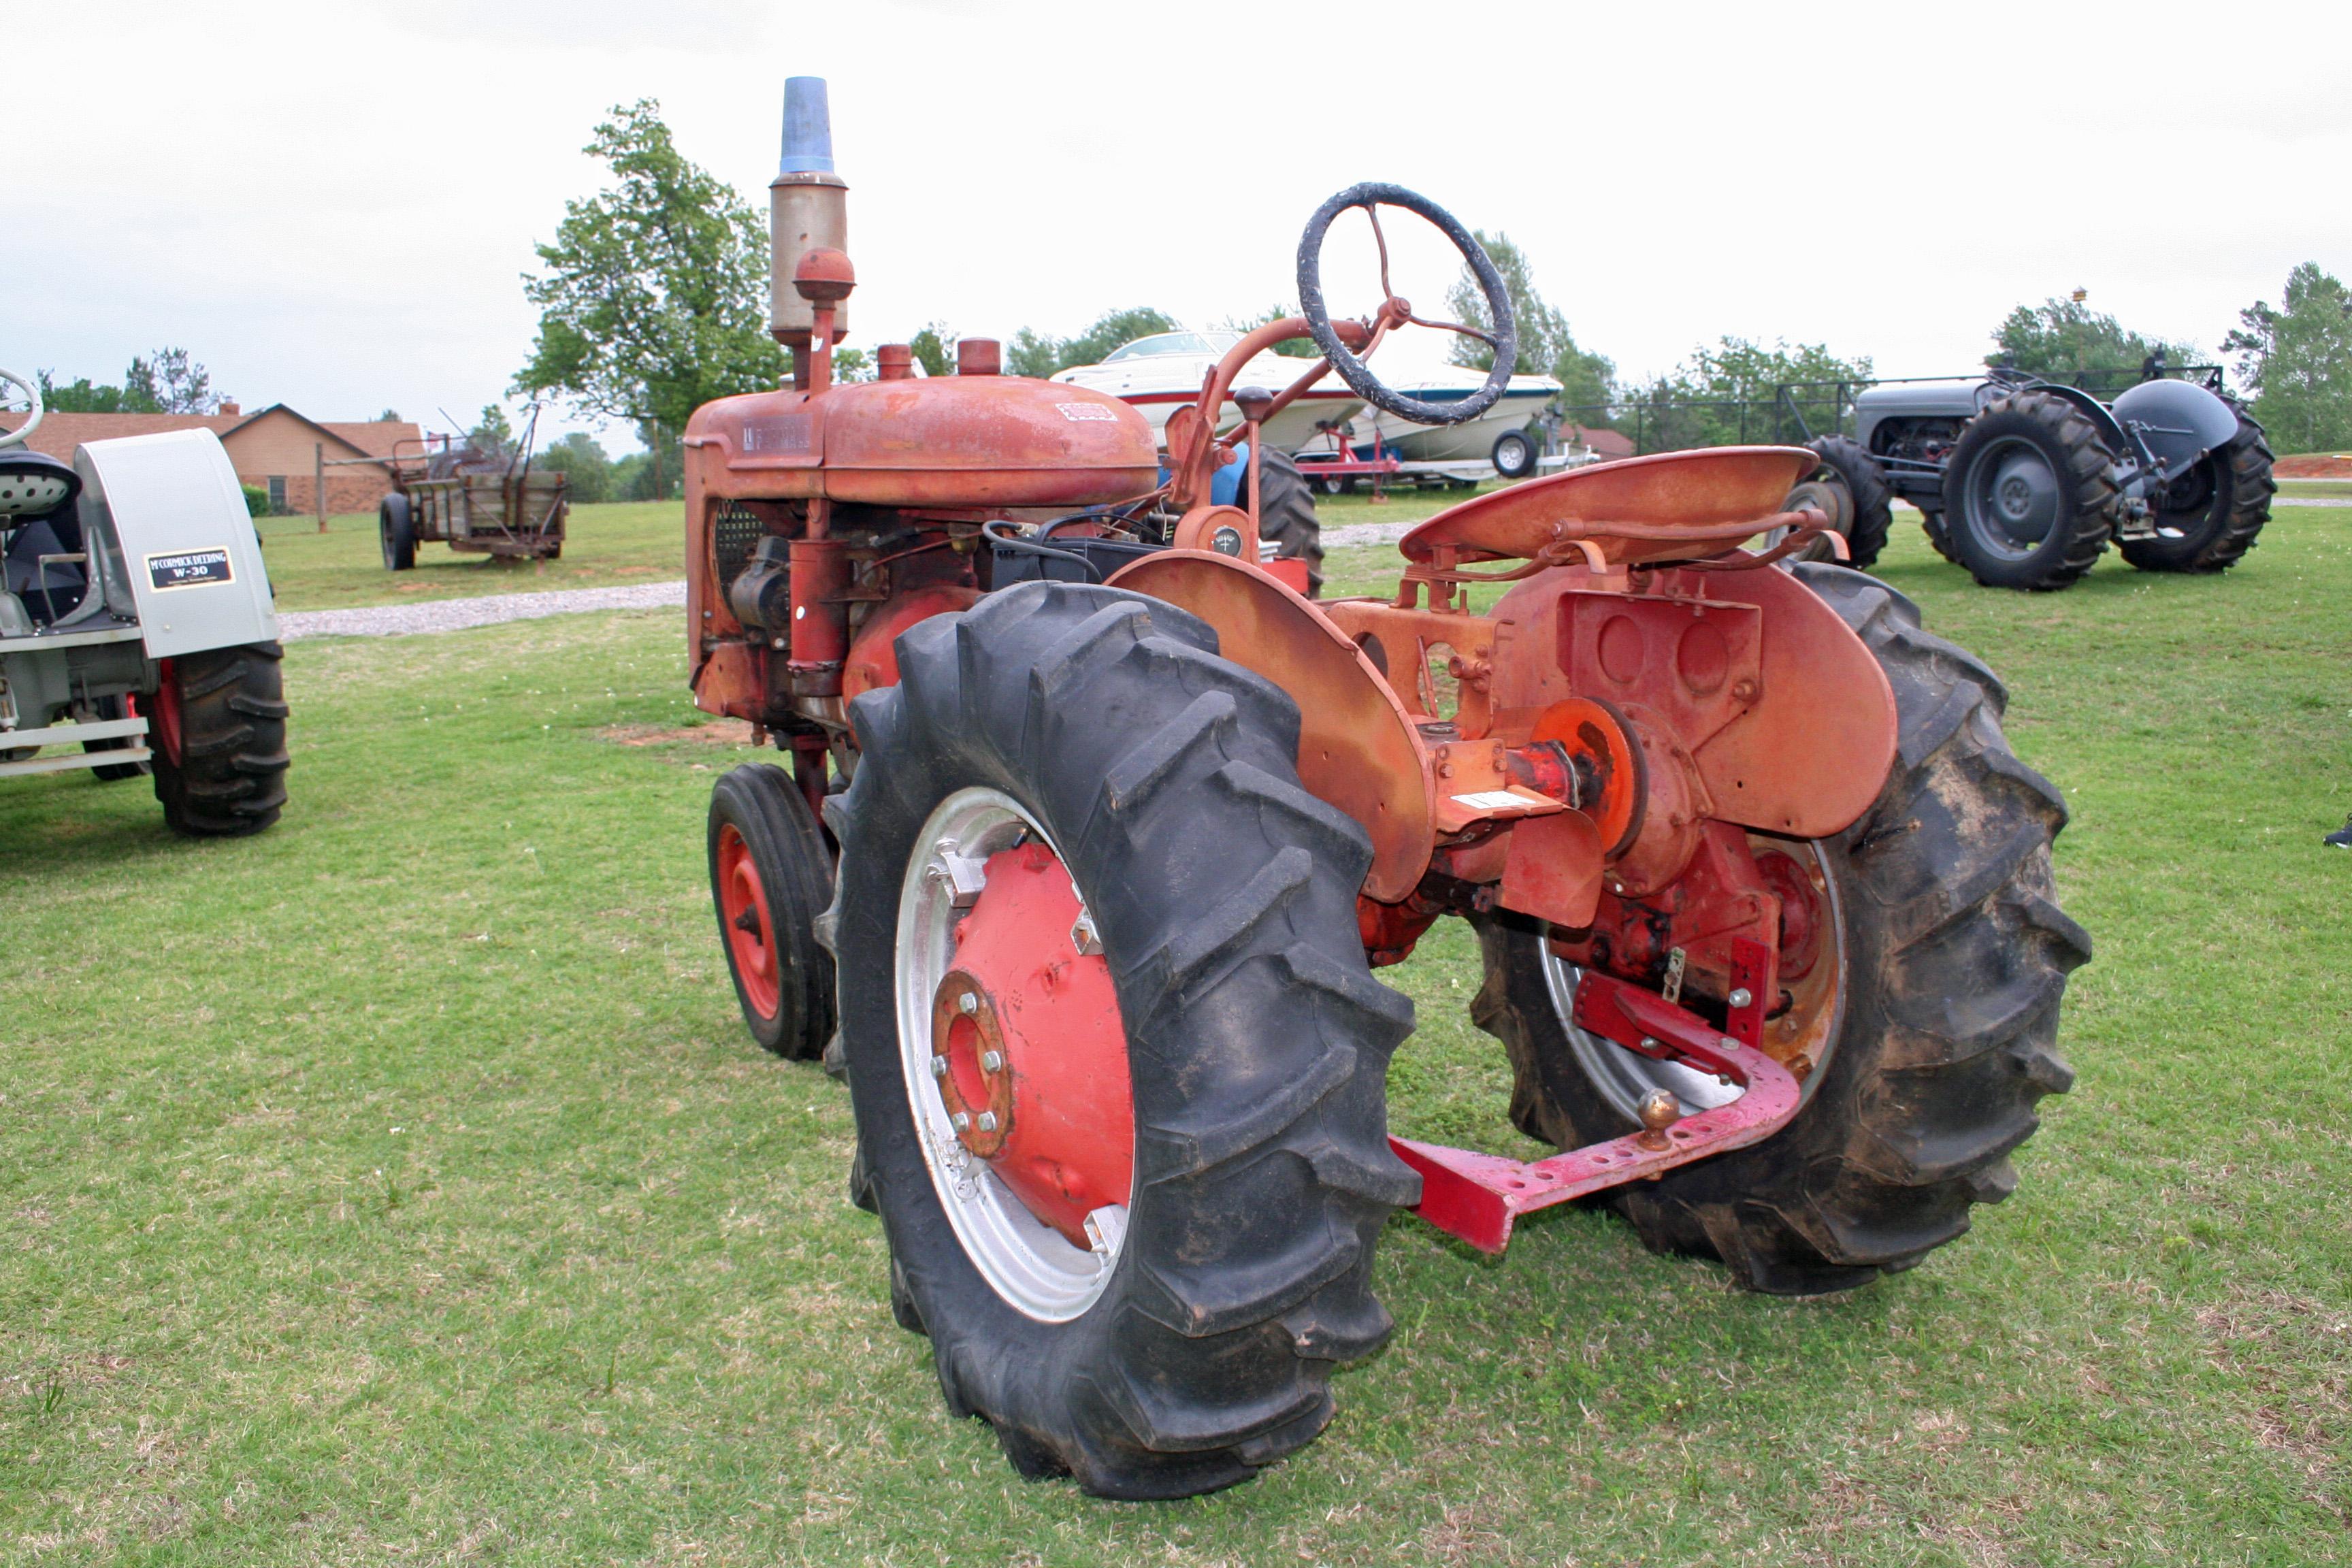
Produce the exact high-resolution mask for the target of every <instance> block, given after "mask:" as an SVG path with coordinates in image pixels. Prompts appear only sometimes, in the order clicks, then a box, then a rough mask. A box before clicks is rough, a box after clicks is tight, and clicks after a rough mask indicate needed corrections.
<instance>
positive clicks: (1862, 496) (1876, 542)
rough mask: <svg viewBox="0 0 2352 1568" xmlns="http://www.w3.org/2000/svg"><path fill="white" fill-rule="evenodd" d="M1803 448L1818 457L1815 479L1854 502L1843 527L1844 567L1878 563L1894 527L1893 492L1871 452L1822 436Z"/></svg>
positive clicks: (1842, 438) (1855, 443)
mask: <svg viewBox="0 0 2352 1568" xmlns="http://www.w3.org/2000/svg"><path fill="white" fill-rule="evenodd" d="M1805 445H1806V446H1807V447H1810V448H1811V450H1812V452H1813V455H1814V456H1816V457H1818V458H1821V460H1822V466H1821V467H1820V468H1817V469H1815V470H1814V471H1813V477H1814V478H1815V479H1822V478H1828V479H1835V480H1836V481H1837V482H1838V483H1840V484H1843V486H1845V493H1846V494H1847V495H1848V496H1849V497H1851V498H1852V499H1853V521H1851V522H1850V523H1849V524H1848V525H1847V527H1846V535H1845V549H1846V564H1847V565H1849V566H1852V567H1853V568H1854V569H1855V570H1856V571H1862V570H1864V569H1866V568H1868V567H1871V566H1874V565H1876V564H1877V563H1878V557H1879V556H1880V555H1881V554H1882V553H1883V552H1885V549H1886V535H1887V531H1889V530H1890V529H1892V528H1893V527H1894V526H1895V491H1894V490H1893V489H1890V488H1889V487H1888V485H1887V483H1886V472H1885V469H1883V468H1880V467H1879V466H1878V459H1877V458H1873V457H1872V456H1871V455H1870V449H1869V448H1868V447H1864V445H1863V444H1862V443H1861V442H1859V441H1856V440H1854V439H1853V437H1847V436H1823V437H1819V438H1818V439H1815V440H1812V441H1808V442H1807V443H1805Z"/></svg>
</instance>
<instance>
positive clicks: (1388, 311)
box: [1298, 184, 1519, 425]
mask: <svg viewBox="0 0 2352 1568" xmlns="http://www.w3.org/2000/svg"><path fill="white" fill-rule="evenodd" d="M1383 206H1391V207H1403V208H1405V209H1406V210H1408V211H1411V212H1417V213H1419V214H1420V215H1421V216H1423V217H1425V218H1427V219H1428V220H1429V221H1430V222H1431V223H1433V224H1434V225H1436V226H1437V228H1438V231H1439V232H1440V233H1442V234H1444V236H1445V237H1446V238H1448V239H1450V240H1452V241H1453V242H1454V249H1456V250H1458V251H1460V252H1461V253H1462V259H1463V260H1464V261H1465V263H1467V264H1468V266H1469V268H1470V275H1471V276H1472V277H1474V278H1475V279H1477V280H1478V288H1479V291H1480V292H1482V293H1484V294H1485V295H1486V314H1487V319H1488V320H1489V321H1493V322H1494V323H1495V330H1494V331H1491V332H1488V331H1482V330H1480V329H1479V328H1476V327H1473V326H1470V325H1467V324H1466V323H1465V322H1461V321H1423V320H1422V319H1421V318H1420V317H1419V316H1416V315H1414V314H1413V313H1412V305H1411V304H1409V303H1408V302H1406V301H1405V300H1400V299H1399V298H1397V296H1396V291H1395V290H1394V289H1391V288H1390V287H1389V242H1388V237H1387V236H1386V235H1383V234H1382V233H1381V215H1380V210H1379V209H1380V208H1381V207H1383ZM1349 207H1361V208H1363V209H1364V213H1365V216H1368V217H1370V219H1371V220H1372V238H1373V239H1374V240H1375V241H1377V242H1378V243H1379V245H1380V247H1381V294H1382V295H1384V296H1385V297H1386V301H1385V303H1383V304H1382V306H1381V311H1382V312H1383V313H1384V314H1385V315H1387V316H1388V317H1389V319H1390V320H1391V321H1411V322H1412V324H1413V325H1415V326H1417V327H1434V328H1436V329H1438V330H1439V331H1449V332H1459V333H1461V334H1462V335H1463V336H1464V337H1469V338H1476V339H1477V340H1478V341H1479V342H1483V343H1485V344H1486V346H1487V347H1489V348H1491V349H1493V350H1494V351H1495V368H1494V369H1493V370H1491V371H1489V372H1487V373H1486V385H1484V386H1482V387H1480V388H1479V389H1478V390H1477V391H1476V392H1475V393H1473V394H1471V395H1469V396H1468V397H1465V398H1464V399H1463V400H1462V401H1461V402H1459V403H1423V401H1422V400H1421V399H1420V398H1417V397H1407V396H1406V395H1404V394H1402V393H1401V392H1396V391H1392V390H1391V389H1390V388H1389V387H1387V386H1384V385H1382V384H1381V382H1380V380H1379V378H1378V377H1376V376H1374V375H1373V374H1372V373H1371V371H1370V368H1369V367H1367V366H1366V365H1365V363H1364V362H1363V361H1362V360H1360V359H1358V358H1357V357H1356V356H1355V355H1354V354H1352V353H1349V352H1348V347H1347V345H1346V344H1345V343H1342V342H1340V341H1339V333H1337V332H1335V331H1332V330H1331V312H1330V310H1328V308H1327V307H1326V306H1325V305H1324V303H1323V236H1324V234H1325V232H1326V231H1328V229H1329V228H1330V226H1331V220H1332V219H1333V218H1336V217H1338V216H1339V215H1340V214H1341V213H1343V212H1346V211H1347V210H1348V209H1349ZM1298 313H1299V314H1300V315H1302V316H1305V317H1306V318H1307V330H1308V331H1311V332H1312V333H1314V335H1315V346H1316V347H1317V348H1318V349H1320V350H1322V351H1323V356H1324V357H1325V358H1326V359H1328V360H1329V361H1330V362H1331V367H1332V368H1333V369H1334V370H1337V371H1338V372H1339V379H1340V380H1342V381H1344V382H1346V383H1347V384H1348V385H1349V388H1350V389H1351V390H1352V391H1353V392H1354V393H1355V394H1356V395H1357V396H1359V397H1360V398H1362V399H1363V400H1364V401H1365V402H1367V403H1369V404H1370V405H1372V406H1373V407H1375V408H1378V409H1381V410H1383V411H1385V412H1387V413H1390V414H1393V415H1395V416H1397V417H1398V418H1400V419H1410V420H1412V422H1413V423H1414V424H1416V425H1461V424H1464V423H1466V422H1467V421H1469V420H1472V419H1475V418H1477V417H1478V416H1480V415H1481V414H1484V413H1486V410H1488V409H1489V408H1492V407H1493V406H1494V405H1495V400H1496V398H1498V397H1500V396H1502V395H1503V389H1504V388H1505V387H1507V386H1508V385H1509V384H1510V382H1511V370H1512V367H1513V366H1514V365H1516V364H1517V362H1518V357H1519V331H1518V324H1517V322H1516V321H1513V320H1512V317H1511V296H1510V292H1509V290H1507V289H1505V288H1504V287H1503V276H1502V274H1501V273H1499V272H1497V271H1496V270H1495V263H1494V262H1493V261H1492V260H1491V259H1489V258H1488V257H1487V255H1486V247H1484V246H1482V245H1480V244H1479V243H1478V242H1477V241H1476V240H1475V239H1474V238H1472V237H1471V235H1470V231H1469V230H1468V229H1466V228H1464V227H1463V226H1462V225H1461V223H1460V222H1459V221H1458V220H1457V219H1456V218H1455V217H1454V215H1453V214H1452V213H1450V212H1447V211H1446V210H1445V209H1444V207H1442V206H1439V205H1437V204H1436V203H1435V202H1433V201H1431V200H1430V199H1429V198H1428V197H1427V196H1424V195H1421V194H1420V193H1419V192H1416V191H1408V190H1406V189H1405V188H1404V187H1403V186H1402V185H1387V184H1361V185H1350V186H1349V187H1348V188H1347V189H1346V190H1344V191H1341V192H1340V193H1339V195H1336V196H1333V197H1332V198H1331V199H1330V200H1329V201H1328V202H1325V203H1324V204H1323V205H1321V206H1319V207H1318V208H1316V209H1315V216H1313V217H1311V218H1308V219H1307V232H1306V233H1305V234H1303V235H1301V236H1300V237H1299V239H1298Z"/></svg>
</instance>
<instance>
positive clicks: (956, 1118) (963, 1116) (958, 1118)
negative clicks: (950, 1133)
mask: <svg viewBox="0 0 2352 1568" xmlns="http://www.w3.org/2000/svg"><path fill="white" fill-rule="evenodd" d="M948 1121H950V1123H952V1124H953V1125H954V1127H955V1130H956V1131H959V1132H961V1131H963V1130H964V1129H965V1128H967V1127H970V1126H971V1114H970V1113H969V1112H966V1111H961V1110H959V1111H957V1112H956V1113H955V1114H954V1115H953V1116H950V1117H949V1118H948Z"/></svg>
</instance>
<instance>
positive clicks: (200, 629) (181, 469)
mask: <svg viewBox="0 0 2352 1568" xmlns="http://www.w3.org/2000/svg"><path fill="white" fill-rule="evenodd" d="M74 468H75V471H76V472H78V473H79V475H80V476H81V498H80V500H79V503H78V504H79V506H80V508H81V519H82V540H83V547H84V549H86V550H87V551H88V552H89V553H90V555H91V557H92V565H93V566H94V567H96V568H97V574H98V575H99V577H100V580H101V582H102V583H103V584H105V589H106V595H107V598H108V600H109V605H110V608H117V609H120V608H121V607H123V606H121V605H119V604H116V603H114V601H115V600H116V598H117V595H119V594H120V593H121V589H122V588H123V586H124V585H126V584H127V586H128V588H129V593H130V599H131V605H133V606H135V607H136V609H137V612H138V616H139V632H140V637H141V639H142V641H143V642H144V644H145V645H146V648H147V652H148V655H149V657H151V658H174V657H176V656H178V655H180V654H184V653H199V652H202V651H204V650H205V649H206V648H216V647H237V646H239V645H241V644H245V643H258V642H274V641H276V640H277V637H278V612H277V610H276V608H275V607H274V605H273V604H272V595H271V594H270V590H269V577H268V574H267V573H266V572H265V571H264V570H263V569H262V564H261V539H260V536H259V535H257V533H255V532H254V531H253V517H252V514H251V513H250V512H248V511H247V510H246V505H245V492H244V490H243V489H241V488H240V487H239V486H238V484H237V479H236V469H235V468H232V467H231V466H230V464H229V460H228V453H227V452H226V451H225V450H224V449H223V448H222V447H221V444H220V437H217V436H215V435H214V434H213V433H212V432H211V431H209V430H169V431H165V432H163V433H162V434H160V435H154V436H130V437H122V438H121V439H119V440H112V441H89V442H85V443H83V445H82V446H81V447H80V448H79V450H77V451H76V452H75V453H74ZM101 552H104V553H105V555H106V557H107V558H106V559H104V560H100V559H99V557H100V554H101Z"/></svg>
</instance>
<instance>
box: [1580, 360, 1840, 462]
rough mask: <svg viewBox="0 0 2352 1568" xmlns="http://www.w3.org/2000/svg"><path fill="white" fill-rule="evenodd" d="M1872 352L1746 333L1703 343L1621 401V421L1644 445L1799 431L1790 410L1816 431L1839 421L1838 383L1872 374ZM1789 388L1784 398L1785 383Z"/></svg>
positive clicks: (1720, 441) (1787, 436) (1718, 442)
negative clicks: (1859, 354) (1763, 339)
mask: <svg viewBox="0 0 2352 1568" xmlns="http://www.w3.org/2000/svg"><path fill="white" fill-rule="evenodd" d="M1870 374H1871V365H1870V360H1869V359H1868V357H1867V356H1865V357H1864V358H1861V359H1853V360H1846V359H1840V358H1839V357H1838V356H1837V355H1835V354H1833V353H1830V351H1829V350H1828V348H1826V347H1825V346H1823V345H1822V344H1820V343H1800V344H1798V345H1797V346H1796V347H1794V348H1791V347H1790V346H1789V345H1788V344H1787V343H1786V342H1774V343H1773V344H1771V345H1770V346H1769V347H1767V346H1766V345H1764V344H1762V343H1759V342H1752V341H1750V340H1749V339H1747V338H1733V337H1726V338H1719V339H1717V341H1716V342H1714V343H1712V344H1702V345H1700V346H1699V347H1698V348H1696V349H1694V350H1692V351H1691V353H1690V356H1689V357H1688V358H1686V359H1685V360H1684V361H1683V363H1681V364H1679V365H1676V366H1675V368H1674V369H1673V370H1672V371H1669V372H1668V373H1667V374H1664V375H1662V376H1660V377H1658V378H1657V379H1656V380H1655V381H1654V382H1652V383H1650V384H1648V385H1646V386H1643V387H1641V388H1639V389H1638V390H1636V391H1634V392H1633V393H1631V394H1630V395H1628V396H1627V397H1626V398H1625V399H1624V400H1623V401H1622V403H1621V404H1620V405H1618V415H1617V421H1616V425H1617V428H1619V429H1621V430H1625V429H1632V430H1633V431H1634V432H1635V433H1636V434H1637V435H1638V437H1639V438H1640V440H1641V444H1642V447H1643V450H1644V451H1652V452H1659V451H1673V450H1678V449H1680V448H1683V447H1724V446H1730V445H1732V444H1734V443H1738V442H1757V441H1776V440H1784V441H1794V440H1799V439H1801V438H1802V436H1803V431H1801V430H1800V429H1798V428H1796V426H1795V423H1794V421H1793V420H1792V419H1791V418H1790V415H1791V413H1792V412H1793V413H1796V414H1801V415H1802V416H1803V418H1804V421H1805V424H1806V426H1808V427H1810V428H1811V431H1812V432H1813V433H1814V434H1815V435H1819V434H1821V433H1822V432H1823V431H1825V430H1832V429H1834V428H1836V418H1837V413H1838V394H1837V390H1836V387H1835V385H1834V384H1835V383H1838V382H1847V383H1853V382H1861V381H1867V380H1869V379H1870ZM1822 383H1829V384H1830V385H1818V384H1822ZM1784 387H1785V388H1789V389H1790V391H1789V392H1788V394H1787V395H1786V397H1785V398H1784V397H1783V395H1782V392H1781V389H1782V388H1784Z"/></svg>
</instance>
